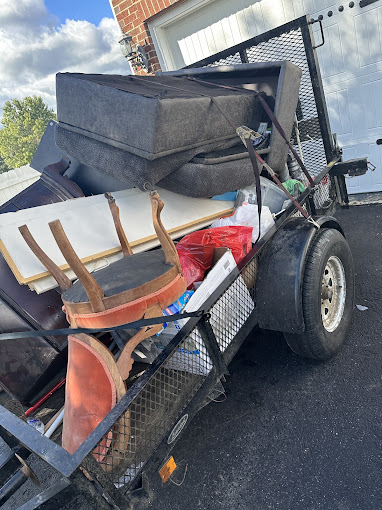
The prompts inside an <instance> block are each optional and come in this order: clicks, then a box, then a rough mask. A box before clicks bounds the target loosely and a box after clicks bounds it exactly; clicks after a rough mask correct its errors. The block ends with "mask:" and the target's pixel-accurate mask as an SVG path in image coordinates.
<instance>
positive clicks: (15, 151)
mask: <svg viewBox="0 0 382 510" xmlns="http://www.w3.org/2000/svg"><path fill="white" fill-rule="evenodd" d="M55 118H56V115H55V113H54V112H53V110H51V109H50V108H48V106H47V105H46V104H45V103H44V101H43V100H42V98H41V97H37V96H33V97H30V96H28V97H26V98H24V99H23V100H20V99H13V100H12V101H6V103H5V105H4V107H3V118H2V119H1V123H2V124H3V126H4V128H3V129H1V130H0V157H1V158H2V159H3V160H4V162H5V164H6V165H7V166H8V167H12V168H18V167H20V166H23V165H27V164H28V163H30V162H31V160H32V157H33V154H34V153H35V151H36V149H37V146H38V144H39V143H40V140H41V137H42V135H43V134H44V131H45V128H46V126H47V124H48V122H49V120H50V119H55Z"/></svg>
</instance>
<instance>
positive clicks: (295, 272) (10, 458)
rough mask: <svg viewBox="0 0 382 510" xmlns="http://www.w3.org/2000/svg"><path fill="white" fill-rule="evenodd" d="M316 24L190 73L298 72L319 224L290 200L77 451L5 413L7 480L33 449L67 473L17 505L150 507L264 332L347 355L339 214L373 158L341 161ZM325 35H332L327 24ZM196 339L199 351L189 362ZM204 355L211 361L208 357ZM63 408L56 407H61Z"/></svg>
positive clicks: (345, 255)
mask: <svg viewBox="0 0 382 510" xmlns="http://www.w3.org/2000/svg"><path fill="white" fill-rule="evenodd" d="M314 23H316V21H314V20H311V19H310V18H309V17H301V18H299V19H297V20H294V21H292V22H290V23H287V24H286V25H283V26H281V27H279V28H276V29H274V30H271V31H270V32H267V33H265V34H262V35H259V36H257V37H254V38H253V39H250V40H248V41H246V42H244V43H241V44H239V45H236V46H234V47H232V48H229V49H227V50H225V51H223V52H221V53H219V54H216V55H213V56H212V57H209V58H207V59H204V60H202V61H200V62H197V63H195V64H193V65H192V66H190V67H192V68H202V67H205V66H210V67H213V66H217V65H222V64H225V65H231V64H240V63H251V62H269V61H280V60H289V61H290V62H292V63H294V64H296V65H297V66H298V67H300V69H301V70H302V81H301V86H300V93H299V103H298V108H297V113H296V115H297V118H298V121H299V122H298V126H299V129H298V132H297V131H296V130H295V131H294V133H293V134H292V139H293V144H294V145H295V147H296V148H297V147H298V146H299V147H300V150H301V151H302V156H303V160H304V162H305V165H306V167H307V168H308V170H309V172H310V174H311V176H312V177H313V179H314V184H313V185H312V186H309V187H308V188H307V189H306V190H305V191H304V192H303V193H302V194H300V195H299V198H298V203H299V204H300V205H301V206H302V207H303V209H304V210H305V211H306V212H307V213H308V215H311V216H312V217H313V218H314V223H312V222H309V221H307V220H306V218H304V217H303V215H302V214H301V212H300V211H299V210H298V208H297V207H296V205H295V204H293V203H292V204H291V205H290V206H289V207H288V208H287V209H286V210H285V211H284V212H282V213H281V215H279V216H278V218H277V221H276V223H275V225H274V227H272V228H271V229H270V230H269V231H268V232H267V233H266V234H265V236H264V237H262V238H261V240H260V241H258V242H257V243H256V244H255V245H254V247H253V249H252V250H251V252H250V253H248V254H247V256H246V257H245V259H244V260H243V261H242V262H241V263H240V265H239V266H238V268H237V269H236V270H234V271H232V272H231V273H230V274H229V276H228V277H227V278H226V279H225V280H224V281H223V283H221V284H220V286H219V287H218V288H217V289H216V290H215V291H214V292H213V293H212V295H211V296H210V297H209V298H208V299H207V301H206V302H205V303H204V304H203V310H200V312H199V313H198V314H195V315H196V316H194V317H191V318H189V320H188V322H187V323H186V324H185V326H183V328H182V329H181V330H180V332H179V333H178V334H177V335H176V336H175V337H174V338H173V340H172V341H171V342H170V343H169V344H168V345H167V347H166V348H165V349H164V350H163V352H162V353H161V354H160V355H159V356H158V357H157V358H156V359H155V360H154V362H153V363H152V364H151V365H149V366H148V368H147V369H146V370H145V371H144V372H143V373H142V374H141V375H139V377H136V378H135V379H134V380H133V382H132V383H131V385H130V387H129V388H128V390H127V393H126V395H125V396H124V397H123V398H122V399H121V400H120V401H119V402H118V403H117V404H116V406H115V407H114V408H113V409H112V411H111V412H110V413H109V414H108V415H107V416H106V417H105V419H104V420H103V421H102V422H101V423H100V424H99V425H98V426H97V427H96V429H95V430H94V431H93V432H92V433H91V434H90V436H89V437H88V438H87V439H86V440H85V441H84V442H83V443H82V445H81V446H80V447H79V448H78V449H77V451H76V452H75V453H74V454H73V455H71V454H69V453H68V452H67V451H66V450H64V449H63V448H62V447H61V446H60V445H59V444H57V443H55V442H54V441H53V440H51V439H48V438H47V437H45V436H43V435H42V434H40V433H39V432H38V431H37V430H35V429H33V428H32V427H30V426H29V425H28V424H26V423H25V422H24V421H22V420H21V419H20V418H18V417H17V414H20V413H18V410H17V409H16V410H13V412H12V410H10V409H7V406H1V408H0V434H1V437H2V438H3V439H4V441H5V442H6V443H7V444H8V445H9V446H10V448H11V452H10V453H7V452H6V453H4V454H3V455H2V457H0V467H1V470H0V475H1V476H0V483H1V484H4V483H5V482H7V480H8V479H9V478H10V476H11V475H12V474H13V473H14V472H15V470H16V469H18V468H20V462H19V460H18V459H17V458H16V457H15V455H14V454H15V453H17V454H18V456H19V457H20V458H23V459H27V457H28V455H29V454H30V453H33V454H35V455H37V456H38V457H40V459H42V461H44V462H45V463H46V464H48V465H49V466H51V468H53V470H55V471H56V472H57V473H58V474H59V475H60V477H61V478H60V481H59V482H56V483H55V484H54V485H53V486H51V487H49V488H48V489H46V490H43V491H42V492H41V493H40V494H39V495H38V496H36V497H34V498H32V499H30V500H29V501H28V502H25V503H24V504H22V506H20V508H22V509H24V510H26V509H34V508H59V507H60V506H61V505H63V504H65V503H67V502H68V501H69V500H70V498H71V497H73V495H76V494H78V491H79V492H80V493H81V494H83V495H84V496H85V497H86V498H87V499H88V500H89V502H90V504H91V505H92V507H93V508H105V509H106V508H121V509H124V508H126V509H127V508H132V507H133V508H144V507H145V505H147V504H148V503H149V502H150V498H151V493H150V479H152V477H159V476H160V474H159V472H160V473H161V476H162V478H163V479H166V478H167V477H168V476H171V462H170V463H167V464H166V462H167V460H168V459H169V458H170V454H171V450H172V448H173V446H174V445H175V443H176V442H177V441H178V440H180V441H181V438H182V432H183V431H184V429H185V428H186V427H187V425H188V424H189V423H190V422H191V420H192V418H193V416H194V415H195V414H196V413H197V412H198V411H199V410H200V409H201V408H202V407H203V406H204V405H206V404H207V403H208V402H209V401H210V400H211V398H214V397H216V395H217V394H219V393H222V392H223V389H222V386H221V380H222V379H223V378H224V376H225V375H227V374H228V369H227V366H228V364H229V363H230V362H231V360H232V359H233V357H234V356H235V354H236V353H237V351H238V349H239V348H240V346H241V344H242V343H243V341H244V339H245V338H246V336H247V335H248V334H249V333H250V332H251V331H252V329H253V328H254V327H255V326H256V325H258V326H260V328H264V329H269V330H274V331H281V332H283V333H284V336H285V338H286V341H287V342H288V344H289V346H290V347H291V348H292V350H293V351H295V352H296V353H297V354H300V355H302V356H306V357H311V358H315V359H321V360H323V359H327V358H329V357H330V356H332V355H333V354H334V353H335V352H337V351H338V350H339V349H340V347H341V345H342V343H343V342H344V340H345V338H346V336H347V333H348V330H349V327H350V319H351V314H352V309H353V296H354V272H353V263H352V257H351V253H350V251H349V247H348V245H347V242H346V240H345V238H344V234H343V231H342V228H341V226H340V224H339V223H338V222H337V220H336V219H335V218H334V217H332V216H331V214H332V213H333V211H334V210H335V208H336V206H337V205H338V204H339V205H340V206H345V207H346V206H347V205H348V197H347V191H346V183H345V177H344V175H345V174H347V173H349V174H350V175H361V174H363V173H365V172H366V170H367V160H366V158H364V159H361V160H355V161H352V162H342V161H341V150H340V149H339V148H338V146H337V144H336V140H335V137H334V136H333V135H332V134H331V132H330V127H329V119H328V114H327V110H326V104H325V98H324V93H323V87H322V82H321V77H320V71H319V67H318V60H317V55H316V48H317V46H315V42H314V38H313V30H312V27H313V24H314ZM317 23H319V25H320V26H321V22H319V21H317ZM319 35H321V36H322V37H323V31H322V26H321V31H320V34H319ZM323 42H324V41H322V43H323ZM190 72H191V71H190ZM248 299H250V300H251V302H252V304H253V306H252V307H251V310H250V312H248V313H247V315H246V316H245V320H244V321H242V322H240V321H239V327H238V326H237V325H238V320H237V318H235V317H234V316H231V317H229V318H227V310H230V309H232V301H233V300H234V303H235V306H236V308H237V310H238V315H240V309H241V307H243V308H245V306H246V304H248ZM230 307H231V308H230ZM166 320H167V319H166ZM41 334H42V333H41ZM195 338H196V339H197V341H198V345H199V346H201V347H200V349H199V352H197V353H193V354H196V355H194V356H190V351H189V346H190V345H195V344H194V343H193V342H194V341H195ZM1 341H2V342H3V341H11V340H1ZM201 351H203V352H204V353H205V354H206V356H204V357H202V356H200V352H201ZM191 354H192V353H191ZM206 360H207V361H206ZM180 365H181V369H179V366H180ZM62 403H63V402H62V401H59V399H58V401H57V402H56V410H58V409H59V408H60V407H61V406H62ZM51 405H52V404H51ZM127 412H129V416H130V420H131V435H130V437H129V441H128V444H127V448H125V449H124V451H121V449H120V448H119V445H118V444H111V445H110V450H111V451H112V452H113V454H112V456H111V461H110V457H109V461H108V463H107V464H106V462H105V456H104V455H103V453H102V452H103V450H104V445H105V443H106V442H107V441H110V435H109V432H110V431H113V428H114V427H115V426H116V422H117V421H118V420H119V418H120V417H121V416H124V415H126V413H127ZM270 433H271V431H270ZM108 438H109V439H108ZM53 439H54V436H53ZM112 441H113V440H112ZM162 468H163V469H162ZM166 469H167V473H166ZM26 476H31V477H33V474H32V473H31V470H30V469H28V468H27V467H24V468H23V472H20V471H18V472H17V474H16V476H13V478H11V482H8V484H6V485H5V486H4V487H3V489H1V497H2V498H3V501H5V500H6V499H7V498H8V497H9V495H10V494H11V493H13V492H14V490H15V488H16V487H18V486H20V485H21V483H23V481H24V480H25V479H26Z"/></svg>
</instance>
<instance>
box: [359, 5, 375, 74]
mask: <svg viewBox="0 0 382 510" xmlns="http://www.w3.org/2000/svg"><path fill="white" fill-rule="evenodd" d="M354 25H355V34H356V40H357V47H358V54H359V62H360V67H366V66H369V65H375V63H376V62H380V61H381V60H382V45H381V34H380V31H381V27H382V7H377V8H375V9H372V10H370V11H368V12H364V13H360V14H358V15H357V16H355V18H354Z"/></svg>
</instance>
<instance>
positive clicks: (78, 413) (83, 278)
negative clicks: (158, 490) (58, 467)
mask: <svg viewBox="0 0 382 510" xmlns="http://www.w3.org/2000/svg"><path fill="white" fill-rule="evenodd" d="M105 195H106V197H107V199H108V202H109V207H110V211H111V214H112V216H113V220H114V224H115V228H116V231H117V235H118V238H119V241H120V243H121V247H122V252H123V255H124V257H123V259H121V260H119V261H117V262H114V263H113V264H110V266H108V267H106V268H103V269H101V270H99V271H97V272H96V273H95V274H94V276H93V275H91V274H90V273H89V272H88V270H87V269H86V267H85V266H84V264H83V263H82V262H81V260H80V259H79V257H78V256H77V254H76V253H75V251H74V249H73V247H72V245H71V244H70V241H69V239H68V237H67V236H66V234H65V232H64V229H63V228H62V225H61V223H60V221H59V220H56V221H53V222H51V223H49V227H50V229H51V232H52V234H53V237H54V239H55V241H56V243H57V245H58V247H59V248H60V250H61V252H62V254H63V256H64V258H65V260H66V261H67V263H68V265H69V266H70V268H71V269H72V270H73V271H74V273H75V274H76V276H77V278H78V281H76V282H75V283H74V284H72V282H71V281H70V280H69V278H68V277H67V276H66V275H65V273H64V272H63V271H62V270H61V269H60V268H59V267H58V266H57V265H56V264H55V263H54V262H53V261H52V260H51V259H50V258H49V257H48V256H47V255H46V253H45V252H44V251H43V250H42V249H41V248H40V247H39V245H38V244H37V243H36V241H35V239H34V238H33V236H32V234H31V233H30V231H29V229H28V227H27V226H26V225H23V226H22V227H19V230H20V233H21V235H22V236H23V238H24V239H25V241H26V243H27V245H28V246H29V248H30V249H31V250H32V251H33V253H34V254H35V255H36V256H37V257H38V258H39V260H40V261H41V262H42V264H43V265H44V266H45V267H46V268H47V270H48V271H49V272H50V274H51V275H52V276H53V277H54V278H55V279H56V281H57V283H58V285H59V286H60V288H61V290H62V294H61V297H62V301H63V303H64V309H65V312H66V315H67V318H68V321H69V323H70V325H71V326H72V327H74V328H75V327H84V328H105V327H113V326H119V325H122V324H126V323H128V322H133V321H136V320H139V319H142V318H146V319H149V318H153V317H162V310H163V309H164V308H166V307H167V306H169V305H170V304H171V303H173V302H174V301H176V300H177V299H179V297H180V296H181V295H182V294H183V293H184V292H185V291H186V288H187V282H186V279H185V278H184V276H183V273H182V270H181V266H180V262H179V257H178V254H177V251H176V248H175V246H174V243H173V241H172V239H171V237H170V236H169V234H168V233H167V231H166V230H165V228H164V226H163V224H162V222H161V218H160V213H161V211H162V209H163V205H164V204H163V202H162V200H161V199H160V197H159V195H158V193H157V192H153V193H151V194H150V199H151V205H152V219H153V225H154V228H155V231H156V234H157V236H158V239H159V241H160V243H161V246H162V249H158V250H153V251H149V252H144V253H139V254H133V253H132V250H131V247H130V245H129V243H128V240H127V238H126V235H125V232H124V230H123V227H122V225H121V221H120V217H119V209H118V206H117V205H116V203H115V200H114V198H113V197H112V196H111V195H110V194H105ZM161 327H162V325H161V324H159V325H154V326H147V327H144V328H141V329H140V330H139V331H138V333H137V334H136V335H134V336H133V337H132V338H131V339H130V340H129V341H128V342H127V343H126V345H125V346H124V348H123V350H122V352H121V354H120V356H119V358H118V360H117V362H116V361H115V360H114V357H113V355H112V354H111V353H110V351H109V350H108V349H107V348H106V347H105V346H104V345H103V344H102V343H101V342H100V341H99V340H97V339H96V338H94V337H92V336H89V335H85V334H78V335H71V336H69V337H68V342H69V353H68V373H67V383H66V396H65V415H64V426H63V443H62V444H63V447H64V448H65V449H66V450H68V451H69V452H70V453H73V452H74V451H75V450H76V449H77V448H78V446H79V445H80V444H81V443H82V442H83V441H84V440H85V439H86V437H88V435H89V434H90V433H91V432H92V430H94V428H95V427H96V426H97V425H98V423H99V422H100V421H101V420H102V419H103V418H104V417H105V416H106V415H107V414H108V412H109V411H110V410H111V409H112V408H113V406H114V405H115V403H116V402H117V401H118V400H120V399H121V398H122V396H123V395H124V394H125V392H126V387H125V383H124V381H125V380H126V379H127V378H128V377H129V373H130V370H131V368H132V365H133V359H132V352H133V350H134V349H135V347H136V346H137V345H138V344H139V343H140V342H141V341H142V340H144V339H145V338H148V337H149V336H152V335H154V334H155V333H157V332H158V331H160V329H161ZM113 434H114V437H113ZM115 434H116V435H117V436H116V437H115ZM129 435H130V432H129V415H128V413H126V414H125V415H124V416H122V417H121V419H120V420H119V422H118V423H117V424H116V427H115V429H114V431H113V432H112V433H110V434H109V436H108V438H107V439H106V440H105V441H104V442H103V444H102V445H101V446H100V448H99V449H98V453H97V456H98V460H101V461H103V459H104V457H106V456H107V452H108V448H109V447H110V444H111V443H113V444H114V447H115V444H119V446H118V449H119V450H121V449H123V448H124V447H125V446H126V443H127V441H128V438H129ZM118 438H119V439H118ZM105 464H108V463H107V462H105Z"/></svg>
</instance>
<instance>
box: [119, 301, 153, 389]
mask: <svg viewBox="0 0 382 510" xmlns="http://www.w3.org/2000/svg"><path fill="white" fill-rule="evenodd" d="M154 317H162V309H161V307H160V306H159V304H156V305H153V306H151V307H150V308H148V309H147V312H146V313H145V315H144V317H143V318H144V319H152V318H154ZM161 329H162V324H155V325H154V326H146V327H145V328H142V329H140V330H139V331H138V333H137V334H136V335H134V336H133V337H132V338H130V340H129V341H128V342H127V344H126V345H125V347H124V349H123V351H122V352H121V355H120V356H119V358H118V361H117V368H118V370H119V373H120V374H121V377H122V379H123V380H124V381H126V379H127V378H128V377H129V374H130V370H131V369H132V367H133V363H134V360H133V358H132V357H131V355H132V353H133V350H134V349H135V348H136V347H137V345H138V344H139V343H140V342H142V340H144V339H145V338H149V337H150V336H152V335H155V334H156V333H159V331H160V330H161Z"/></svg>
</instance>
